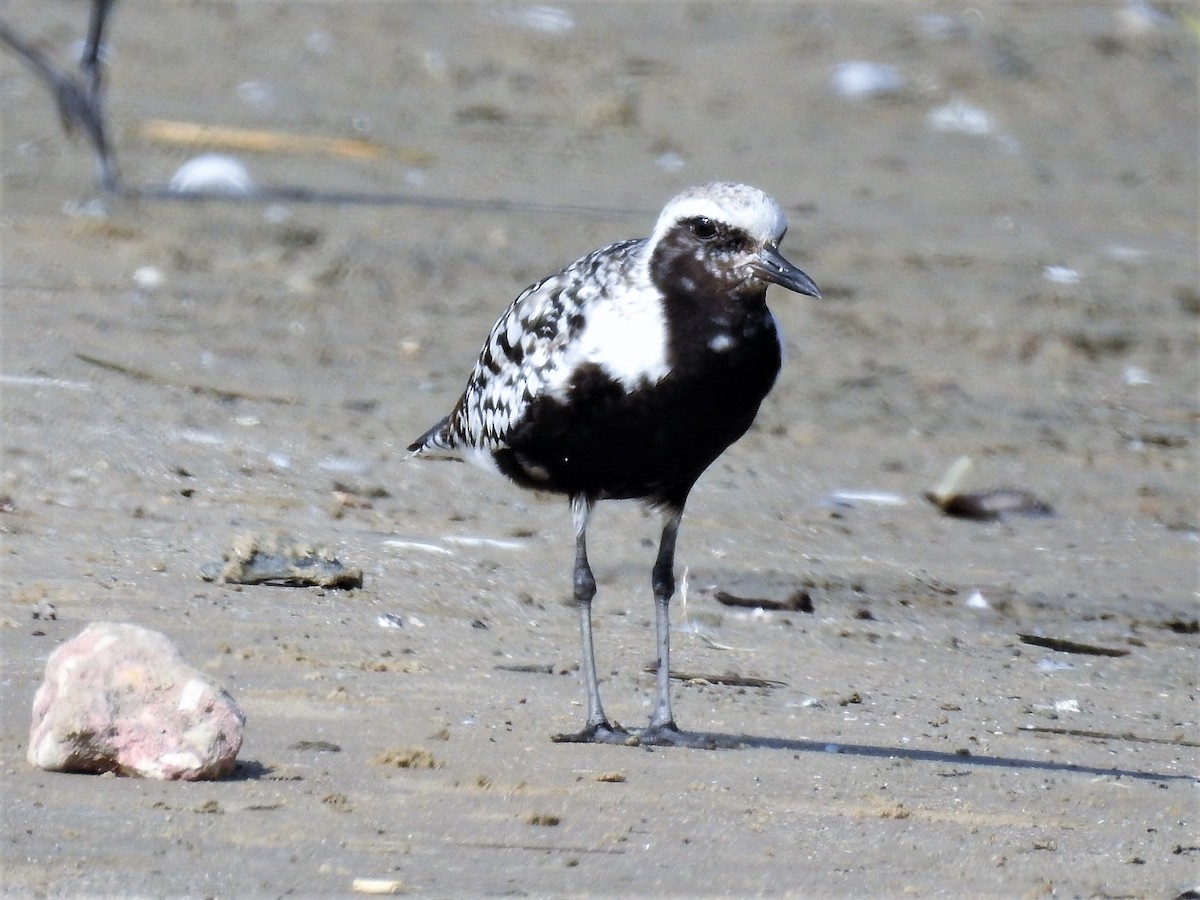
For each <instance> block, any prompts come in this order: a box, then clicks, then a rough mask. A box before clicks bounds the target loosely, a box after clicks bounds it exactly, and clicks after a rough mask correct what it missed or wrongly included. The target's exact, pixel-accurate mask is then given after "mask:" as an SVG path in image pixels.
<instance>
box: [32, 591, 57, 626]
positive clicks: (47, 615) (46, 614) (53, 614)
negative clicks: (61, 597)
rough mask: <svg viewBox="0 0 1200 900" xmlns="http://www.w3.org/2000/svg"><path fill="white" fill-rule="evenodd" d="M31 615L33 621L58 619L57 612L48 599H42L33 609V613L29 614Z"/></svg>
mask: <svg viewBox="0 0 1200 900" xmlns="http://www.w3.org/2000/svg"><path fill="white" fill-rule="evenodd" d="M31 615H32V616H33V617H34V618H35V619H42V620H45V621H50V620H53V619H57V618H58V610H57V609H56V608H55V606H54V604H53V603H51V602H50V601H49V600H48V599H46V598H45V597H43V598H42V599H41V600H39V601H38V602H37V604H36V605H35V606H34V607H33V611H32V613H31Z"/></svg>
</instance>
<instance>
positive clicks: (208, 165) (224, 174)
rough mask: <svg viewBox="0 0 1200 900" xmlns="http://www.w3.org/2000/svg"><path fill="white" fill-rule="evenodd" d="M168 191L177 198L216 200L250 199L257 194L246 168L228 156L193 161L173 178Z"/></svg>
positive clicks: (190, 160) (196, 158)
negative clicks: (175, 194) (206, 197)
mask: <svg viewBox="0 0 1200 900" xmlns="http://www.w3.org/2000/svg"><path fill="white" fill-rule="evenodd" d="M168 187H169V188H170V189H171V190H172V191H174V192H175V193H177V194H204V195H208V196H214V197H248V196H250V195H251V194H252V193H254V190H255V187H254V179H252V178H251V177H250V170H249V169H247V168H246V164H245V163H243V162H242V161H241V160H240V159H237V158H236V157H233V156H228V155H226V154H224V153H204V154H202V155H200V156H195V157H193V158H191V159H189V160H188V161H187V162H185V163H184V164H183V165H182V166H180V167H179V168H178V169H177V170H176V172H175V174H174V175H172V176H171V180H170V182H169V183H168Z"/></svg>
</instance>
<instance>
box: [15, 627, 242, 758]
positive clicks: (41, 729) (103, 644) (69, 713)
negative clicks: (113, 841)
mask: <svg viewBox="0 0 1200 900" xmlns="http://www.w3.org/2000/svg"><path fill="white" fill-rule="evenodd" d="M245 721H246V717H245V716H244V715H243V714H242V711H241V709H239V708H238V705H237V703H236V702H235V701H234V699H233V698H232V697H230V696H229V694H227V693H226V692H225V691H224V690H222V689H221V688H220V687H217V686H215V685H213V684H212V683H211V682H210V681H209V680H208V679H207V678H205V677H204V676H203V675H202V674H201V673H200V672H198V671H196V670H195V669H193V668H192V667H191V666H189V665H187V663H185V662H184V661H183V658H182V657H181V656H180V655H179V651H178V650H176V649H175V646H174V645H173V644H172V643H171V642H170V641H169V640H168V639H167V638H166V637H164V636H163V635H161V634H159V633H158V632H156V631H150V630H149V629H147V628H141V627H139V626H137V625H122V624H118V623H111V622H96V623H93V624H91V625H89V626H88V627H87V628H85V629H84V630H83V632H82V633H81V634H79V635H78V636H77V637H74V638H72V639H71V640H69V641H67V642H66V643H65V644H63V645H62V646H61V647H59V648H58V649H57V650H55V651H54V652H53V653H52V654H50V659H49V660H48V661H47V663H46V676H45V678H44V679H43V681H42V686H41V687H40V688H38V692H37V696H36V697H34V700H33V725H32V726H31V728H30V731H29V754H28V759H29V763H30V765H33V766H35V767H36V768H39V769H49V770H51V771H58V772H118V773H120V774H122V775H138V776H141V777H143V778H154V779H159V780H163V781H168V780H174V779H184V780H187V781H198V780H204V779H210V778H219V777H221V776H222V775H226V774H228V773H229V772H231V771H233V767H234V763H235V760H236V758H237V752H238V750H240V749H241V746H242V726H243V725H244V724H245Z"/></svg>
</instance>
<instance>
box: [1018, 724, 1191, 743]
mask: <svg viewBox="0 0 1200 900" xmlns="http://www.w3.org/2000/svg"><path fill="white" fill-rule="evenodd" d="M1017 728H1018V730H1020V731H1032V732H1034V733H1035V734H1056V735H1063V736H1065V737H1081V738H1090V739H1093V740H1107V741H1132V742H1135V743H1139V744H1169V745H1171V746H1174V747H1200V741H1189V740H1186V739H1185V738H1184V736H1183V735H1182V734H1177V735H1175V736H1173V737H1147V736H1145V735H1140V734H1134V733H1133V732H1132V731H1124V732H1116V731H1092V730H1089V729H1085V728H1060V727H1054V726H1050V725H1018V726H1017Z"/></svg>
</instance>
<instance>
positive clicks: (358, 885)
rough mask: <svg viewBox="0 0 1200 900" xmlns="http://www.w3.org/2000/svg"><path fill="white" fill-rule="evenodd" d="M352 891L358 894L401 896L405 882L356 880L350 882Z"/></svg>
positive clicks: (377, 879)
mask: <svg viewBox="0 0 1200 900" xmlns="http://www.w3.org/2000/svg"><path fill="white" fill-rule="evenodd" d="M350 890H352V891H353V892H354V893H356V894H399V893H400V892H402V891H403V890H404V882H403V881H399V880H397V879H395V878H355V879H354V880H353V881H352V882H350Z"/></svg>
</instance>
